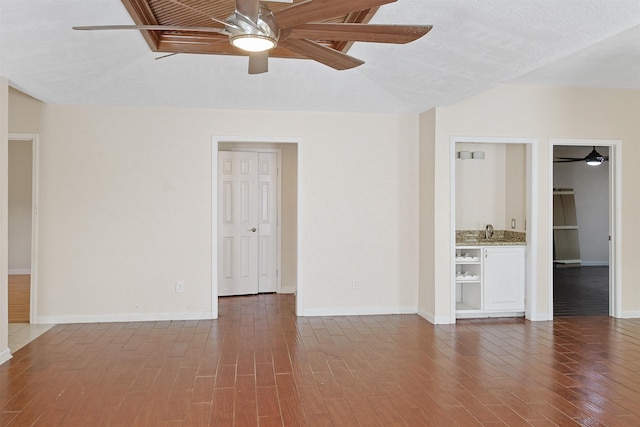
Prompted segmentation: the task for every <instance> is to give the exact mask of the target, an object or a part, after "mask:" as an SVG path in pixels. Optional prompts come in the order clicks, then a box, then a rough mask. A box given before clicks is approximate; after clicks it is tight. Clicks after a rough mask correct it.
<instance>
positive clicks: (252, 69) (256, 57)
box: [249, 50, 269, 74]
mask: <svg viewBox="0 0 640 427" xmlns="http://www.w3.org/2000/svg"><path fill="white" fill-rule="evenodd" d="M267 71H269V51H268V50H265V51H262V52H251V53H250V54H249V74H262V73H266V72H267Z"/></svg>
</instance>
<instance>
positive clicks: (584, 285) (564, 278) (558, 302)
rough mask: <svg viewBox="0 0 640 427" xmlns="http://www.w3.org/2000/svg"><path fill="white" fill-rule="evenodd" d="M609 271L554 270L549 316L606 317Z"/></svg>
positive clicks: (607, 268) (586, 269)
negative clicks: (551, 308)
mask: <svg viewBox="0 0 640 427" xmlns="http://www.w3.org/2000/svg"><path fill="white" fill-rule="evenodd" d="M608 315H609V267H606V266H605V267H566V268H561V267H556V268H554V271H553V316H554V317H567V316H608Z"/></svg>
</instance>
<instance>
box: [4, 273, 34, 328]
mask: <svg viewBox="0 0 640 427" xmlns="http://www.w3.org/2000/svg"><path fill="white" fill-rule="evenodd" d="M8 286H9V296H8V309H9V323H29V312H30V310H31V307H30V304H31V275H30V274H10V275H9V277H8Z"/></svg>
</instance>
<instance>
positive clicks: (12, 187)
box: [8, 141, 32, 274]
mask: <svg viewBox="0 0 640 427" xmlns="http://www.w3.org/2000/svg"><path fill="white" fill-rule="evenodd" d="M31 158H32V154H31V141H9V168H8V169H9V232H8V235H9V273H10V274H28V273H30V270H31V171H32V167H31V164H32V160H31Z"/></svg>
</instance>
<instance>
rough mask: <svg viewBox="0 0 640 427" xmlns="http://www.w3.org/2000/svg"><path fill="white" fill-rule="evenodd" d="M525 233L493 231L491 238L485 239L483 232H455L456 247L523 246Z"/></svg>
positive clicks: (525, 239) (525, 238)
mask: <svg viewBox="0 0 640 427" xmlns="http://www.w3.org/2000/svg"><path fill="white" fill-rule="evenodd" d="M526 244H527V233H522V232H518V231H510V230H495V231H494V232H493V237H491V238H490V239H486V238H485V237H484V230H456V246H525V245H526Z"/></svg>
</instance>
